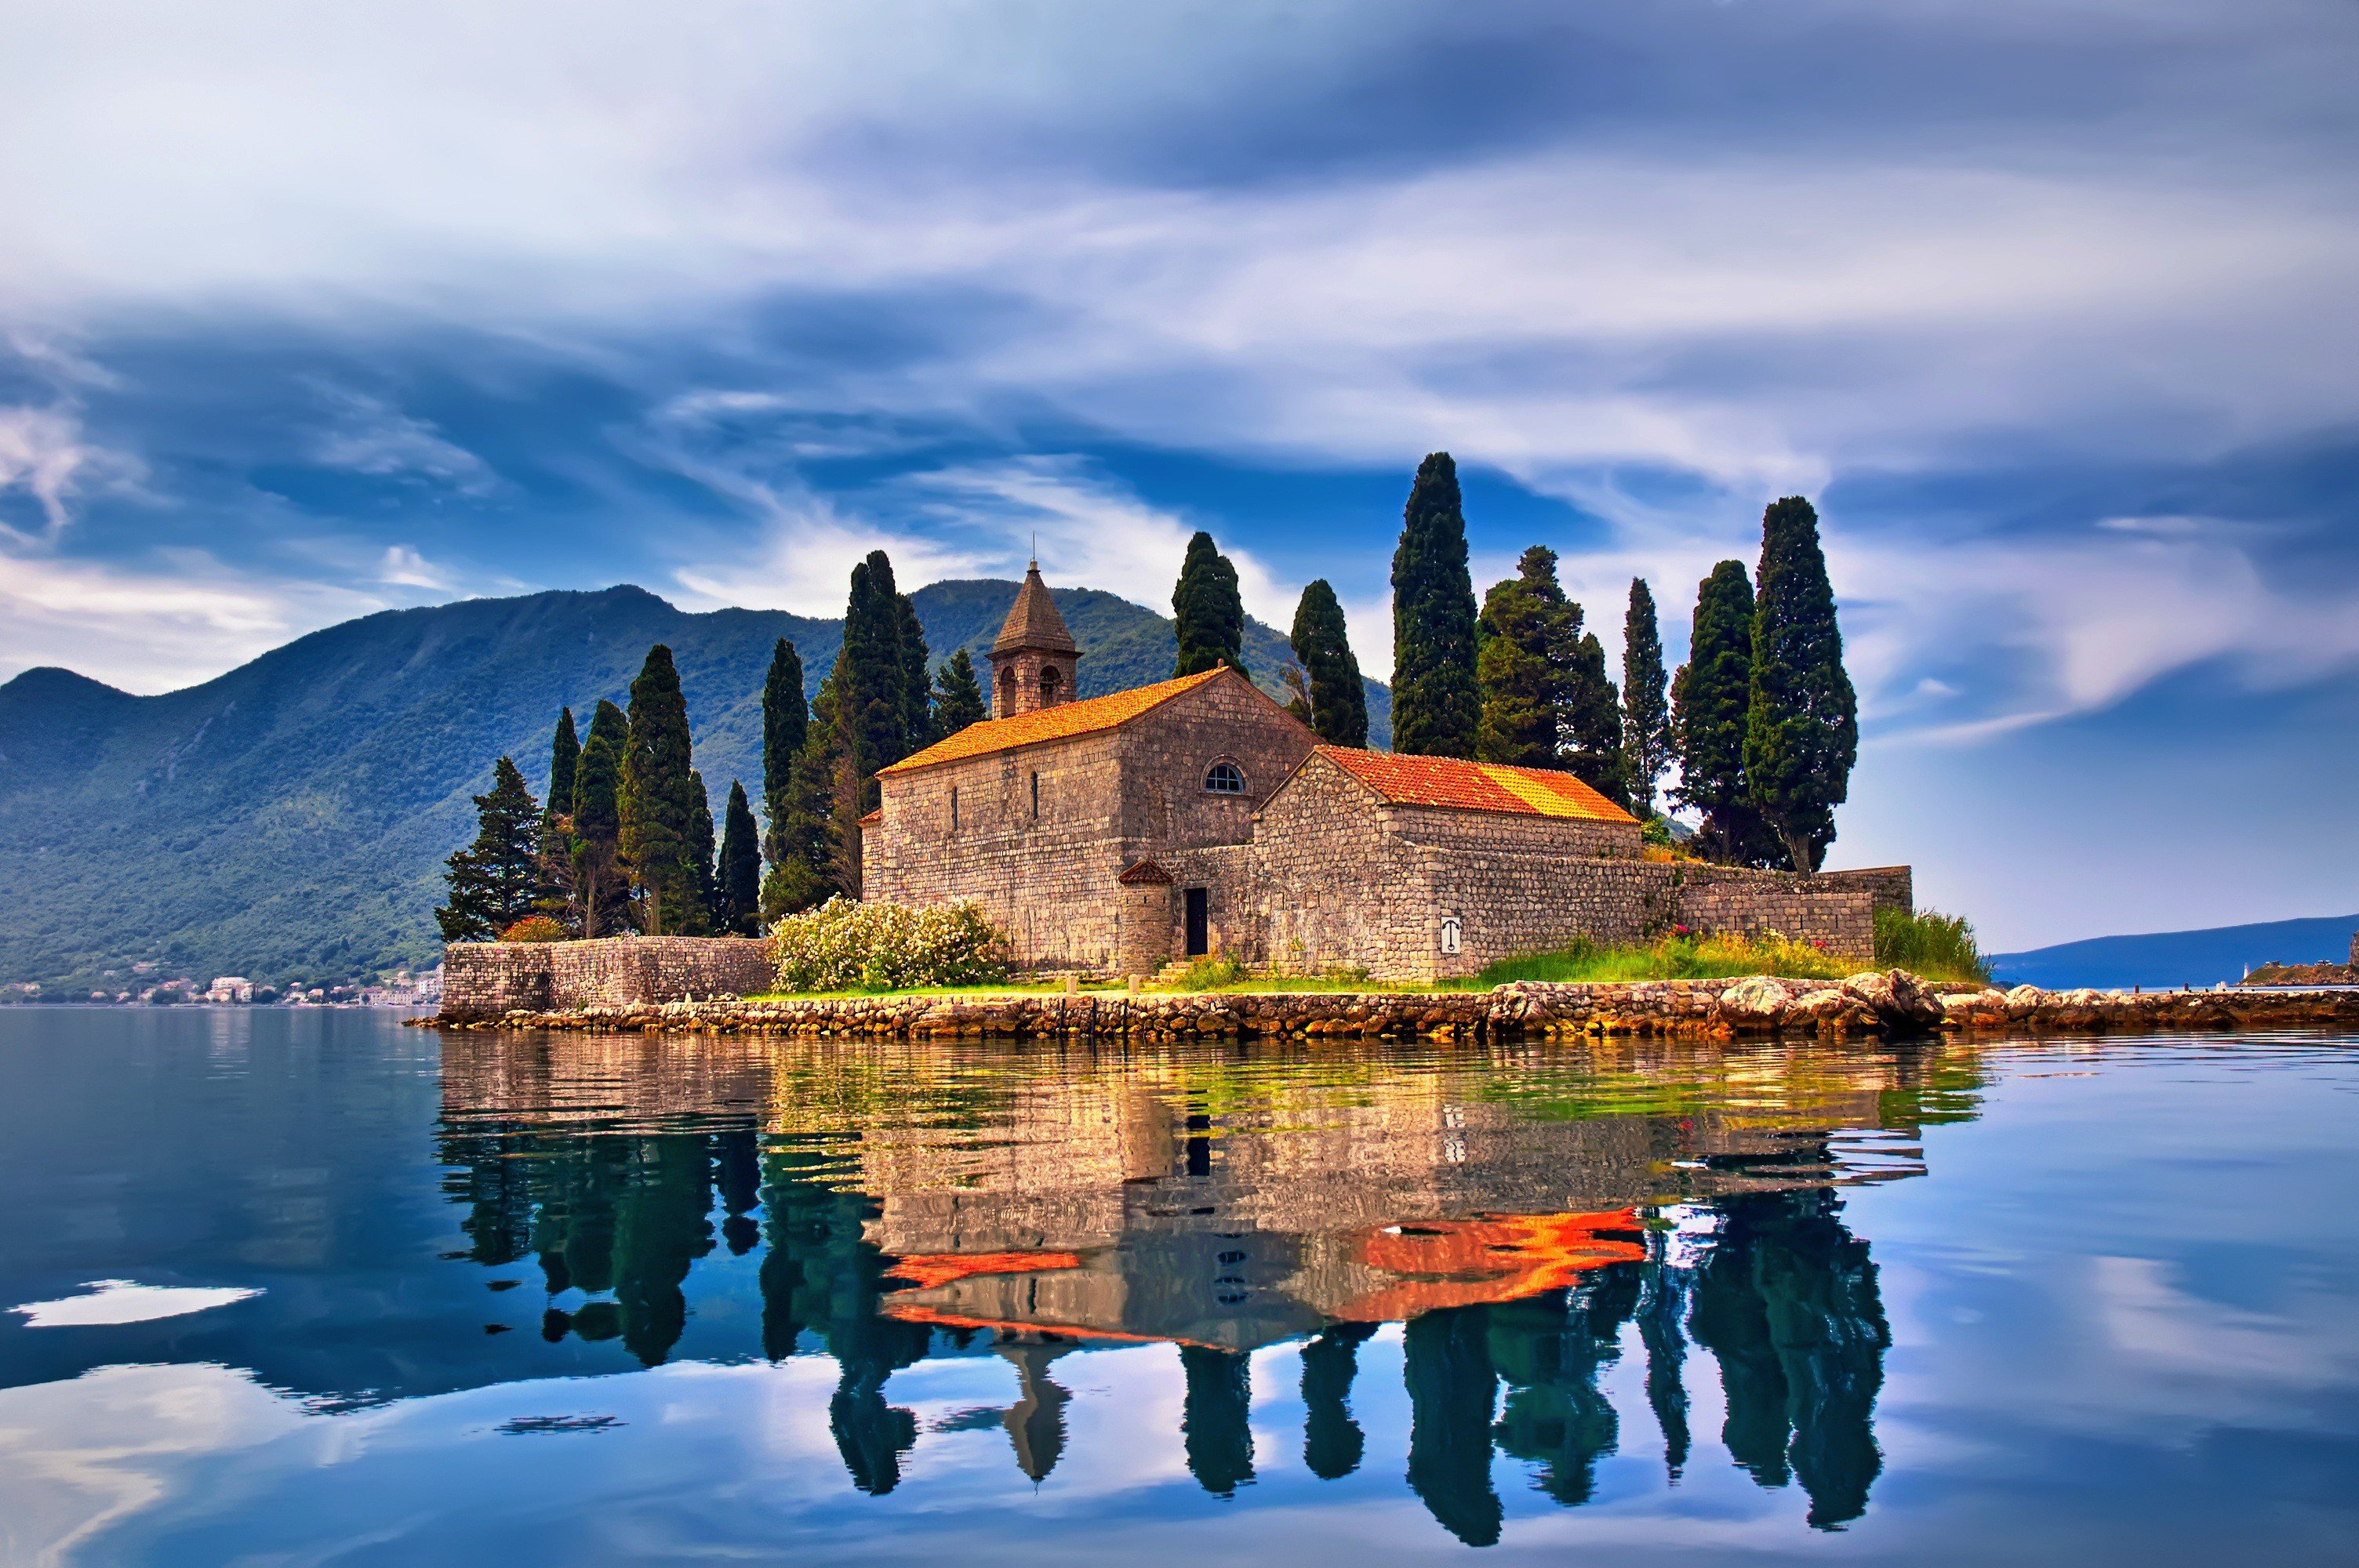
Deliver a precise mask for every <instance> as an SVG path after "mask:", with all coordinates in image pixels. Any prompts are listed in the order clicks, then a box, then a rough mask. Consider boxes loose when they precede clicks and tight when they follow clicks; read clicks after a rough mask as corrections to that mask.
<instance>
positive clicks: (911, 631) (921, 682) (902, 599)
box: [870, 550, 938, 762]
mask: <svg viewBox="0 0 2359 1568" xmlns="http://www.w3.org/2000/svg"><path fill="white" fill-rule="evenodd" d="M870 558H871V559H873V560H877V561H885V585H886V588H887V589H891V591H892V594H893V627H894V631H895V632H896V633H897V634H898V636H899V639H900V643H901V757H906V756H908V755H909V754H911V753H912V752H922V751H924V750H925V749H926V748H927V747H928V746H930V745H932V744H933V743H934V741H935V740H936V739H937V738H938V737H937V732H936V730H935V728H934V707H933V699H934V682H933V676H932V674H931V671H930V669H929V665H930V664H931V659H932V655H931V654H929V652H928V650H927V647H926V632H925V628H924V627H922V626H920V625H919V624H918V606H917V603H916V601H914V600H911V599H910V597H909V596H908V594H906V593H903V592H901V591H900V589H897V588H895V587H894V585H893V563H892V562H890V561H886V560H885V552H884V551H882V550H879V551H877V552H876V553H875V555H874V556H873V557H870ZM901 757H896V758H894V759H893V761H894V762H899V761H900V760H901Z"/></svg>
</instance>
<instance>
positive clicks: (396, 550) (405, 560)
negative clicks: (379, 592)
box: [376, 545, 458, 593]
mask: <svg viewBox="0 0 2359 1568" xmlns="http://www.w3.org/2000/svg"><path fill="white" fill-rule="evenodd" d="M376 577H377V580H378V581H379V582H382V583H386V584H389V585H391V586H393V587H396V588H422V589H427V590H429V591H430V592H434V593H449V592H451V591H453V590H454V589H456V588H457V586H458V582H457V579H454V578H453V577H452V576H451V574H450V573H449V572H447V571H445V570H443V569H442V568H440V567H438V566H435V565H434V564H433V563H432V562H430V561H429V560H428V559H427V558H426V557H424V556H421V555H419V553H418V551H417V549H416V548H415V547H414V546H409V545H387V546H386V548H385V558H384V559H383V560H382V561H380V562H378V564H377V572H376Z"/></svg>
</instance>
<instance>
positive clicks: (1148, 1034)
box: [416, 969, 2359, 1042]
mask: <svg viewBox="0 0 2359 1568" xmlns="http://www.w3.org/2000/svg"><path fill="white" fill-rule="evenodd" d="M416 1022H419V1023H420V1024H423V1025H426V1026H428V1027H433V1028H442V1029H547V1030H571V1031H582V1032H592V1033H659V1034H671V1033H679V1034H715V1033H718V1034H785V1035H795V1036H824V1035H886V1036H897V1037H905V1038H920V1039H923V1038H947V1037H958V1036H970V1035H997V1036H1007V1037H1014V1038H1017V1039H1049V1038H1056V1039H1074V1038H1084V1037H1095V1038H1107V1039H1116V1040H1125V1041H1139V1042H1158V1041H1177V1040H1185V1039H1196V1038H1200V1037H1204V1036H1212V1037H1216V1038H1223V1037H1226V1038H1255V1037H1281V1038H1318V1037H1322V1036H1334V1035H1340V1036H1348V1037H1353V1038H1375V1039H1425V1040H1440V1041H1450V1040H1482V1039H1491V1038H1509V1037H1519V1036H1536V1037H1540V1038H1550V1037H1564V1036H1570V1035H1592V1034H1645V1035H1670V1036H1684V1037H1690V1038H1704V1039H1737V1038H1746V1037H1770V1036H1777V1035H1817V1036H1827V1037H1833V1038H1838V1039H1871V1038H1873V1039H1884V1038H1892V1037H1897V1036H1905V1035H1920V1034H1928V1033H1935V1032H1937V1031H1941V1030H1981V1031H1999V1030H2015V1031H2022V1030H2035V1031H2054V1032H2059V1033H2082V1032H2087V1033H2160V1032H2169V1031H2219V1030H2239V1029H2291V1028H2315V1027H2321V1026H2332V1025H2354V1024H2359V992H2351V991H2343V992H2332V991H2324V992H2310V993H2298V992H2296V993H2276V994H2265V993H2258V992H2254V991H2218V990H2212V991H2152V992H2146V993H2143V994H2141V993H2136V992H2122V991H2098V990H2067V991H2049V990H2041V989H2038V988H2037V987H2033V986H2017V987H2016V988H2015V989H2012V990H2005V991H2002V990H1999V989H1995V988H1990V987H1977V986H1970V985H1954V984H1930V983H1928V982H1926V981H1924V980H1921V979H1918V978H1917V977H1916V976H1914V975H1912V974H1909V973H1908V972H1907V971H1906V970H1902V969H1892V970H1886V971H1880V972H1879V971H1869V972H1866V973H1864V974H1858V975H1854V976H1853V977H1851V978H1850V979H1846V980H1842V981H1820V980H1781V979H1769V978H1767V977H1765V976H1751V977H1747V978H1745V979H1722V980H1636V981H1625V982H1617V983H1601V984H1549V983H1544V982H1538V981H1525V982H1520V983H1517V984H1515V985H1506V986H1501V987H1499V988H1498V989H1495V990H1489V991H1462V992H1447V991H1445V992H1436V993H1430V994H1429V993H1416V992H1401V991H1240V992H1212V993H1205V992H1194V993H1178V994H1167V993H1159V992H1148V993H1146V994H1143V995H1135V996H1132V995H1122V994H1119V993H1116V994H1104V993H1082V994H1079V995H1060V994H1057V993H1054V992H1051V993H1047V994H1038V993H1026V994H1017V995H1002V996H963V997H924V996H903V997H825V998H804V999H793V1000H773V1001H755V1000H745V999H742V998H737V997H712V998H707V999H704V1000H698V999H695V998H692V997H691V998H689V999H687V1000H680V1001H671V1002H661V1003H644V1004H636V1005H629V1006H615V1007H587V1008H581V1009H571V1010H567V1011H553V1012H550V1011H527V1010H523V1009H516V1010H511V1011H506V1012H502V1013H499V1014H496V1015H477V1016H468V1015H453V1014H451V1013H447V1012H446V1013H444V1014H440V1015H438V1016H436V1017H434V1018H430V1019H419V1020H418V1021H416Z"/></svg>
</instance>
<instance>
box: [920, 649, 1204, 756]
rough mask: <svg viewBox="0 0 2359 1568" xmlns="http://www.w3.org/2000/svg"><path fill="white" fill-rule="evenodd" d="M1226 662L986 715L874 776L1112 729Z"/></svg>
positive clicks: (1199, 682) (1190, 688) (1187, 688)
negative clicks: (1010, 714) (1007, 714)
mask: <svg viewBox="0 0 2359 1568" xmlns="http://www.w3.org/2000/svg"><path fill="white" fill-rule="evenodd" d="M1228 667H1229V666H1228V665H1219V666H1217V667H1215V668H1212V669H1209V670H1203V671H1201V672H1199V673H1197V674H1195V675H1192V676H1180V678H1179V679H1177V680H1166V681H1158V682H1156V683H1155V684H1154V685H1153V686H1142V687H1132V688H1131V689H1130V690H1128V691H1117V692H1114V693H1111V694H1109V695H1107V696H1105V697H1084V698H1082V700H1081V701H1079V702H1060V703H1059V704H1057V705H1056V706H1055V707H1054V708H1034V709H1033V710H1032V711H1031V712H1029V713H1019V714H1017V715H1016V717H1015V718H1013V719H984V720H983V721H982V722H980V723H977V724H970V725H968V726H967V727H966V728H965V729H963V730H960V731H959V732H958V733H957V734H955V735H951V736H948V737H946V738H944V739H942V740H940V741H935V742H934V743H933V744H932V745H930V746H929V747H927V748H926V749H925V750H924V751H922V752H917V753H916V754H915V755H913V756H908V757H904V758H902V759H901V760H900V761H899V762H895V763H894V764H893V765H892V766H891V767H888V768H879V769H877V770H876V776H877V777H879V778H884V777H886V776H887V775H889V774H893V773H910V772H913V771H914V770H916V769H919V768H929V767H932V766H933V765H934V764H935V763H937V762H963V761H965V760H966V759H967V758H969V757H984V756H989V755H990V754H991V753H993V752H1011V751H1014V750H1015V749H1016V747H1018V746H1036V745H1038V744H1039V743H1040V742H1041V741H1063V740H1067V739H1070V738H1071V737H1072V736H1075V735H1090V734H1094V733H1096V732H1097V731H1098V730H1112V729H1114V728H1116V727H1118V726H1120V725H1124V724H1127V723H1129V722H1130V721H1131V720H1132V719H1136V718H1137V717H1138V716H1139V715H1140V714H1142V713H1145V712H1146V711H1147V709H1148V708H1159V707H1161V706H1162V705H1163V704H1164V703H1167V702H1169V701H1170V700H1171V699H1172V698H1173V697H1178V696H1179V695H1180V693H1182V692H1189V691H1193V690H1195V689H1196V688H1197V687H1200V686H1203V685H1206V684H1207V683H1209V682H1211V681H1214V680H1217V679H1219V678H1220V676H1221V674H1222V672H1223V671H1224V670H1226V669H1227V668H1228Z"/></svg>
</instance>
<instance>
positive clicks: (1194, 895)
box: [1188, 888, 1212, 958]
mask: <svg viewBox="0 0 2359 1568" xmlns="http://www.w3.org/2000/svg"><path fill="white" fill-rule="evenodd" d="M1211 951H1212V898H1211V894H1210V890H1208V889H1205V888H1190V889H1189V890H1188V957H1191V958H1201V957H1203V956H1204V955H1205V954H1207V953H1209V952H1211Z"/></svg>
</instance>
